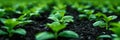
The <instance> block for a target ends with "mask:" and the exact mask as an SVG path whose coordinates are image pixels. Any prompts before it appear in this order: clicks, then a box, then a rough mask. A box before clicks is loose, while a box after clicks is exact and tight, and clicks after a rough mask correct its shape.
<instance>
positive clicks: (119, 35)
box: [97, 22, 120, 40]
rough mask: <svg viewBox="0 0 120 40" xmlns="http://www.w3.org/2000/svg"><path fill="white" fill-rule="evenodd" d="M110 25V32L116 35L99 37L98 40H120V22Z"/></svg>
mask: <svg viewBox="0 0 120 40" xmlns="http://www.w3.org/2000/svg"><path fill="white" fill-rule="evenodd" d="M110 25H111V26H112V28H110V29H109V30H111V31H113V32H114V33H115V34H110V35H100V36H98V38H97V39H99V38H111V39H112V40H120V32H119V30H120V22H112V23H110Z"/></svg>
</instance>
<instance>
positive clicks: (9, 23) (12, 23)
mask: <svg viewBox="0 0 120 40" xmlns="http://www.w3.org/2000/svg"><path fill="white" fill-rule="evenodd" d="M1 22H3V24H4V25H5V26H2V28H5V29H6V30H7V32H6V31H3V30H0V35H9V37H12V36H13V34H14V33H16V34H20V35H25V34H26V31H25V30H24V29H22V28H18V29H16V30H14V27H16V25H19V24H20V23H21V22H20V21H17V19H14V18H13V19H1Z"/></svg>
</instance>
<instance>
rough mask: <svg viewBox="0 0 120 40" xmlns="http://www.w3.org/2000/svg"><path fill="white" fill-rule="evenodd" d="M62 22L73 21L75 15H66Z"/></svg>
mask: <svg viewBox="0 0 120 40" xmlns="http://www.w3.org/2000/svg"><path fill="white" fill-rule="evenodd" d="M61 22H73V17H72V16H64V17H63V18H62V19H61Z"/></svg>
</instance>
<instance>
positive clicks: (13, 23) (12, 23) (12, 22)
mask: <svg viewBox="0 0 120 40" xmlns="http://www.w3.org/2000/svg"><path fill="white" fill-rule="evenodd" d="M3 23H4V24H5V26H7V27H11V28H13V27H15V26H16V25H18V24H19V23H20V22H19V21H17V20H16V19H6V20H5V21H4V22H3Z"/></svg>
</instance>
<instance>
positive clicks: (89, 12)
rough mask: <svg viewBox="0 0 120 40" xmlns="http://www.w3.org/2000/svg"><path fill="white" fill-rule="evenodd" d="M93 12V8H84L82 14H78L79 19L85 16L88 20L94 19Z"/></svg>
mask: <svg viewBox="0 0 120 40" xmlns="http://www.w3.org/2000/svg"><path fill="white" fill-rule="evenodd" d="M93 13H94V10H84V14H80V15H79V17H80V19H83V18H87V19H89V20H95V19H96V16H95V14H93Z"/></svg>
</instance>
